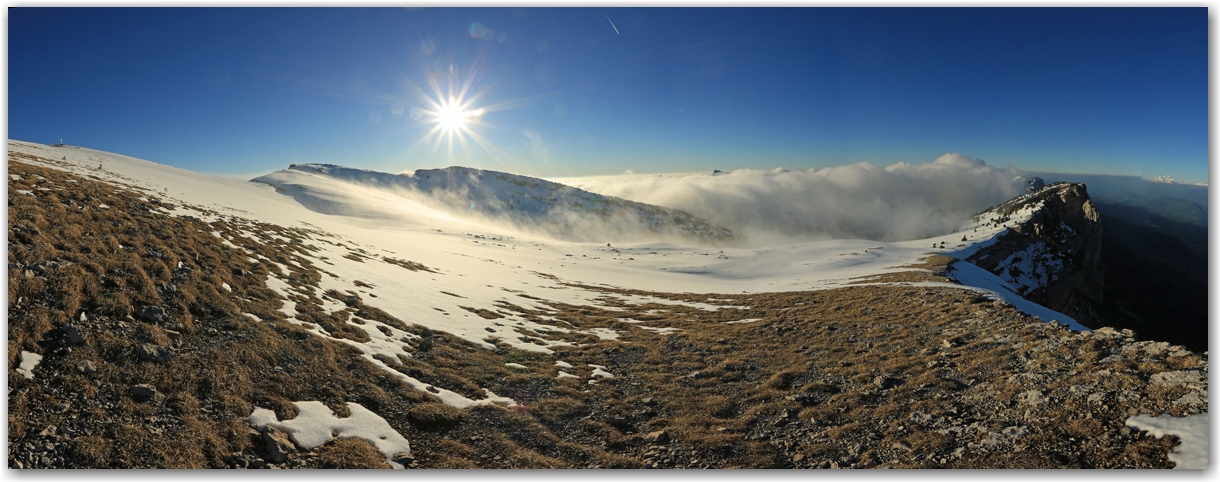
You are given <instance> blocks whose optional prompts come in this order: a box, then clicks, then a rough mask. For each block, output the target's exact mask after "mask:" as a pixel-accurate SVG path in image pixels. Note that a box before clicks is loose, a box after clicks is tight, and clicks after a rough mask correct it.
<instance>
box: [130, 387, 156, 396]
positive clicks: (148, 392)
mask: <svg viewBox="0 0 1220 482" xmlns="http://www.w3.org/2000/svg"><path fill="white" fill-rule="evenodd" d="M131 396H133V397H135V399H136V400H150V399H152V398H153V397H156V396H157V389H156V388H155V387H153V386H152V385H146V384H140V385H136V386H133V387H131Z"/></svg>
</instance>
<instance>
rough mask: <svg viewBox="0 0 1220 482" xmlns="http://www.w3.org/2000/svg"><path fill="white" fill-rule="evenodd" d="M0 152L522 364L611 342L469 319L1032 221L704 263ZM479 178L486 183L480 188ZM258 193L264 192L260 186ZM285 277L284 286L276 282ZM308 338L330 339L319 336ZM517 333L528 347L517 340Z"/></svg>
mask: <svg viewBox="0 0 1220 482" xmlns="http://www.w3.org/2000/svg"><path fill="white" fill-rule="evenodd" d="M9 150H10V151H11V152H14V153H27V154H31V155H35V156H39V157H42V158H49V159H53V160H57V161H56V162H54V163H45V162H42V161H37V163H41V164H43V165H45V166H46V167H51V168H55V169H63V170H68V171H71V172H74V173H77V174H79V175H82V176H86V177H90V178H95V179H100V180H104V181H107V182H111V183H115V184H120V185H126V186H131V187H132V188H137V189H143V190H145V191H147V192H148V194H149V195H150V196H152V195H155V196H158V197H160V198H162V200H163V201H167V202H169V203H172V204H173V205H175V207H174V208H173V209H172V210H167V211H166V214H167V215H177V216H194V217H197V218H201V219H203V220H205V221H214V220H220V219H223V220H225V221H226V223H228V224H229V225H230V226H242V229H243V231H242V236H245V237H246V238H248V239H250V240H260V241H259V242H277V238H276V237H275V236H268V235H266V234H265V233H262V232H260V231H261V230H260V228H259V227H258V225H257V223H272V224H276V225H279V226H284V227H287V228H298V229H300V230H301V232H302V233H304V236H305V237H306V239H305V241H306V242H308V243H310V244H311V245H312V247H315V248H316V250H313V251H309V254H307V255H306V254H301V256H308V257H309V259H308V261H309V262H310V263H312V264H314V265H316V266H319V267H322V268H324V273H325V274H324V275H323V276H322V279H321V281H320V282H319V283H318V286H317V287H316V288H317V291H319V292H324V291H326V290H330V289H334V290H338V291H339V292H345V291H352V292H355V293H360V294H361V295H362V297H363V298H364V302H365V303H366V304H367V305H369V306H372V307H375V308H379V309H381V310H384V311H385V312H387V313H389V314H391V315H393V316H394V317H397V318H399V319H401V320H403V321H405V322H407V323H412V324H418V325H422V326H426V327H429V328H432V329H434V330H440V331H444V332H448V333H451V334H453V335H455V336H458V337H461V338H463V339H466V340H468V341H471V342H473V343H477V344H480V345H483V346H487V347H491V346H492V345H491V343H490V342H489V340H499V341H500V342H502V343H506V344H509V345H511V346H514V347H517V348H520V349H523V350H532V351H549V349H548V347H549V346H555V345H559V344H564V343H567V342H564V341H562V340H554V339H548V338H547V337H546V333H548V332H551V331H557V330H558V331H569V332H578V333H585V332H587V333H588V334H591V335H597V336H599V337H604V336H613V333H603V332H598V333H594V332H592V330H587V331H582V329H581V328H579V327H577V326H572V325H560V326H559V327H556V326H555V325H545V324H540V323H535V322H532V321H530V320H528V319H524V318H522V317H520V316H517V315H514V314H512V313H509V312H507V311H504V312H502V313H500V314H501V315H503V317H501V318H494V319H487V318H484V317H481V316H478V315H476V314H475V313H473V312H472V311H471V310H468V309H467V308H473V309H483V310H490V311H493V312H494V311H496V309H497V306H498V304H499V303H504V302H511V303H515V304H519V305H529V306H530V307H531V308H536V309H540V310H544V311H550V312H553V311H554V309H553V308H552V307H550V306H549V305H547V302H548V301H549V302H562V303H568V304H573V305H596V306H603V307H605V306H609V305H613V303H612V301H613V300H614V299H616V298H617V299H619V300H622V301H630V302H637V303H642V302H656V303H661V304H669V305H674V304H686V305H688V306H694V307H696V308H700V309H712V310H714V309H718V308H719V307H718V306H714V305H709V304H705V303H691V302H680V301H674V300H671V299H664V298H658V297H652V296H645V295H630V296H628V295H607V294H606V293H605V292H602V291H597V290H592V289H585V288H580V287H577V286H573V285H572V284H584V285H591V286H597V285H603V286H613V287H621V288H630V289H638V290H644V291H657V292H668V293H684V292H690V293H756V292H774V291H801V290H818V289H827V288H837V287H843V286H848V285H850V284H852V283H857V282H859V281H860V280H859V278H861V277H866V276H873V275H877V274H885V273H894V272H899V271H918V269H917V268H911V267H910V265H913V264H916V263H917V262H919V261H920V260H922V259H925V258H927V257H928V256H929V255H930V254H933V253H940V254H946V255H950V256H954V257H958V258H959V259H960V258H965V256H966V253H969V252H970V251H971V249H972V247H975V246H984V245H987V244H989V243H993V242H994V239H995V238H996V236H997V235H998V234H1000V233H1003V232H1005V231H1006V230H1008V229H1010V228H1011V227H1012V226H1015V224H1016V223H1018V222H1021V221H1022V220H1023V219H1026V218H1027V217H1028V216H1031V215H1032V214H1033V212H1034V210H1033V209H1034V208H1033V206H1029V207H1027V208H1023V209H1022V210H1019V211H1016V212H1013V213H1011V215H1010V219H1009V220H1006V221H1004V222H994V223H993V222H989V221H982V220H975V221H968V222H967V223H965V224H964V225H963V226H962V227H961V228H960V229H959V230H958V232H956V233H951V234H946V235H944V236H940V237H936V238H929V239H923V240H916V241H908V242H900V243H881V242H876V241H866V240H833V241H819V242H809V243H800V244H788V245H781V246H771V247H766V248H759V249H745V248H728V247H726V248H707V247H700V246H698V245H695V244H694V243H691V244H682V243H679V242H675V241H670V242H636V243H625V244H624V243H612V244H611V245H610V246H607V245H606V243H605V242H603V241H602V240H600V239H599V240H598V241H597V242H575V241H562V240H555V239H554V238H552V237H548V236H543V235H541V234H537V233H536V232H533V233H532V232H527V231H520V230H512V229H510V228H506V227H493V226H489V225H485V224H481V223H480V222H477V221H474V220H472V219H462V218H458V217H455V216H454V215H453V214H452V213H450V212H448V211H447V210H443V209H438V208H434V207H430V206H429V205H426V204H423V203H420V202H418V201H415V200H412V199H408V198H404V197H402V196H398V195H395V194H393V193H391V192H390V191H388V190H386V189H376V188H368V187H362V186H359V185H356V184H353V183H351V182H347V181H340V180H338V179H335V176H326V175H319V174H317V173H316V172H307V171H309V170H316V167H311V168H309V169H306V170H302V169H292V170H287V171H279V172H277V173H274V174H272V175H268V176H264V177H263V178H260V182H240V181H235V180H232V179H227V178H223V177H218V176H212V175H206V174H200V173H195V172H190V171H186V170H182V169H177V168H174V167H170V166H165V165H161V164H157V163H153V162H149V161H144V160H139V159H134V158H131V157H127V156H121V155H117V154H111V153H106V152H101V151H96V150H90V149H84V148H76V147H50V146H46V145H40V144H34V143H28V142H21V141H9ZM31 162H34V161H31ZM365 172H368V171H365ZM420 172H421V173H423V174H424V179H425V181H427V182H426V183H425V185H434V186H436V188H437V189H446V190H448V188H447V187H446V186H449V185H450V184H446V183H448V182H450V181H448V180H446V179H435V180H433V179H431V178H432V177H436V176H437V173H448V172H449V170H442V171H420ZM419 174H420V173H417V174H416V176H419ZM446 175H448V174H446ZM460 175H461V176H467V179H466V180H459V181H460V182H459V181H455V182H459V185H472V183H471V181H470V177H469V176H475V178H477V172H475V171H466V172H465V173H461V174H460ZM489 175H490V176H491V177H492V178H493V179H490V180H489V179H487V178H488V176H489ZM367 176H369V179H368V180H366V181H365V183H371V182H372V179H373V178H375V177H376V174H375V173H370V174H367ZM483 176H484V181H483V183H484V184H482V185H486V186H490V187H489V189H490V190H491V191H493V192H499V193H503V192H532V193H536V194H539V195H540V196H541V193H542V192H544V191H534V190H533V189H549V191H546V192H551V193H556V191H555V190H554V189H551V188H546V187H545V185H543V184H540V183H539V184H537V185H534V187H529V185H526V186H518V187H521V188H523V189H525V191H514V190H511V189H508V188H507V187H506V186H507V185H513V186H517V185H516V184H514V181H521V182H525V181H522V179H521V178H513V177H506V178H505V179H500V178H499V177H496V175H493V174H488V173H483ZM271 178H274V179H271ZM391 179H399V178H391ZM268 181H270V182H271V183H273V184H275V187H273V186H271V185H269V184H267V182H268ZM531 182H532V181H531ZM555 195H556V197H557V198H558V197H559V196H560V194H555ZM562 195H565V196H572V197H571V198H570V200H569V201H566V202H568V203H569V204H570V205H572V204H575V203H576V202H577V200H580V199H585V198H581V197H580V194H579V193H571V192H569V193H567V194H562ZM510 199H511V198H510ZM518 199H519V200H520V203H521V204H520V206H522V209H520V211H523V212H538V211H541V212H545V210H546V209H545V208H546V206H545V204H546V203H540V204H529V203H533V202H534V201H529V203H527V200H525V199H520V198H518ZM541 199H549V198H545V197H541ZM582 202H583V201H582ZM516 205H517V204H516V203H514V206H516ZM550 205H551V206H555V205H561V204H560V203H558V202H555V203H550ZM527 206H528V207H529V208H528V209H527ZM1023 216H1024V218H1023ZM226 240H227V241H229V242H232V243H233V244H234V247H235V248H236V249H244V248H241V246H242V244H243V241H242V240H238V239H229V238H226ZM251 256H256V255H253V254H252V255H251ZM408 261H409V262H412V263H418V264H419V265H422V266H424V267H427V268H428V269H427V270H423V269H410V268H408V269H404V267H405V266H414V265H409V264H407V263H406V262H408ZM283 271H284V272H288V270H287V269H285V270H283ZM974 274H978V273H977V272H975V273H974ZM951 275H952V276H955V277H956V279H957V280H958V281H960V282H962V283H963V284H964V285H966V286H962V285H956V284H950V283H934V284H939V285H945V286H957V287H962V288H966V289H970V290H974V291H978V292H981V293H984V294H987V295H989V296H991V297H994V298H1002V299H1005V300H1008V301H1010V302H1012V303H1013V304H1014V305H1015V306H1017V307H1018V308H1019V309H1021V310H1023V311H1026V312H1028V313H1030V314H1033V315H1035V316H1038V317H1040V318H1042V319H1043V320H1046V321H1051V320H1056V321H1058V322H1060V323H1066V324H1068V325H1070V326H1072V327H1073V328H1075V329H1083V327H1082V326H1080V325H1079V324H1076V323H1075V320H1073V319H1072V318H1070V317H1067V316H1065V315H1062V314H1061V313H1056V312H1054V311H1052V310H1049V309H1046V308H1044V307H1040V306H1038V305H1036V304H1034V303H1032V302H1028V301H1026V300H1024V299H1023V298H1021V297H1020V296H1019V295H1018V294H1017V293H1016V291H1017V290H1016V289H1015V287H1013V286H1011V284H1010V283H1007V282H996V281H995V280H993V279H990V278H987V277H986V276H981V275H980V276H975V275H971V270H970V269H968V268H966V269H959V270H957V271H955V272H954V273H951ZM268 284H269V287H270V288H272V289H274V290H276V291H278V292H279V293H280V294H281V295H283V296H285V297H288V295H290V294H292V291H293V290H299V289H306V288H294V287H292V286H291V285H290V284H289V283H287V282H286V280H280V279H278V278H275V277H274V276H272V277H271V278H269V283H268ZM970 285H973V286H970ZM365 295H367V296H365ZM522 295H525V296H528V298H527V297H524V296H522ZM531 300H532V301H531ZM330 303H332V304H333V305H334V306H331V307H329V311H331V312H335V311H338V310H340V309H341V308H342V307H343V304H342V303H341V302H339V301H330ZM283 311H284V312H285V313H286V314H289V315H292V314H294V313H295V308H294V306H293V305H292V303H291V302H290V303H287V306H285V308H284V309H283ZM365 329H366V331H368V334H369V338H371V341H370V342H367V343H357V342H354V341H351V340H344V339H338V341H341V342H343V343H348V344H351V345H353V346H356V347H357V348H359V349H360V350H362V351H363V352H364V353H365V354H366V358H368V359H369V360H370V361H372V362H373V363H375V364H380V363H381V362H379V361H377V360H376V359H375V358H374V355H378V354H383V355H387V356H390V357H391V358H393V357H394V356H398V355H402V356H410V353H409V351H408V350H406V348H404V347H403V345H402V343H399V342H398V341H397V340H399V339H401V338H403V337H413V336H414V335H410V334H408V333H405V332H401V331H397V330H390V332H389V333H383V332H381V331H378V330H377V329H374V328H372V326H371V325H368V326H367V328H365ZM313 332H315V333H316V334H318V336H328V335H327V334H326V332H324V331H322V330H321V329H315V330H313ZM526 332H532V333H534V334H535V335H536V336H535V335H529V336H522V333H526ZM383 368H384V367H383ZM387 371H388V372H390V373H393V374H395V375H396V376H401V377H403V378H404V380H406V381H407V382H408V383H411V384H412V385H414V386H417V387H420V388H421V389H422V387H425V386H426V384H424V383H422V382H419V381H418V380H414V379H411V378H410V377H407V376H405V375H402V374H401V373H398V372H396V371H394V370H390V369H388V368H387ZM434 393H436V392H434ZM437 396H438V398H441V399H443V400H445V401H446V402H447V403H451V404H453V405H455V406H466V405H470V404H473V403H487V402H491V401H501V402H503V403H511V401H508V400H504V399H501V398H498V397H496V396H495V394H491V393H489V394H488V395H487V397H486V398H484V399H481V400H471V399H468V398H465V397H463V396H461V395H458V394H456V393H452V392H445V391H443V390H442V391H441V392H440V393H437Z"/></svg>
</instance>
